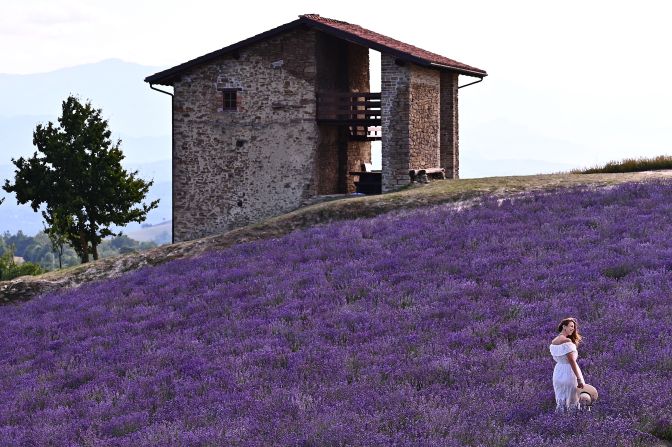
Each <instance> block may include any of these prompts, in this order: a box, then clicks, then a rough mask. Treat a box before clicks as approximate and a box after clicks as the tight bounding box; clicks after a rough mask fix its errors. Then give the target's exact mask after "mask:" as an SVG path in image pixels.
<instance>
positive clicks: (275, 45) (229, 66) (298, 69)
mask: <svg viewBox="0 0 672 447" xmlns="http://www.w3.org/2000/svg"><path fill="white" fill-rule="evenodd" d="M315 41H316V32H315V31H312V30H305V29H298V30H294V31H291V32H288V33H285V34H282V35H279V36H275V37H273V38H271V39H268V40H265V41H262V42H259V43H256V44H254V45H252V46H250V47H247V48H245V49H243V50H240V51H239V52H238V54H235V55H230V56H226V57H222V58H220V59H218V60H215V61H212V62H210V63H208V64H207V65H202V66H199V67H195V68H194V69H192V70H191V71H190V72H188V73H187V74H185V75H183V76H182V77H181V79H180V80H179V81H177V82H176V83H175V86H174V87H175V89H174V92H175V96H174V98H173V112H174V113H173V138H174V149H173V150H174V154H173V157H174V160H173V166H174V169H173V188H174V198H173V209H174V222H173V225H174V240H175V242H178V241H184V240H189V239H195V238H199V237H203V236H206V235H211V234H216V233H221V232H224V231H227V230H229V229H232V228H236V227H240V226H244V225H247V224H250V223H253V222H257V221H259V220H262V219H265V218H268V217H271V216H274V215H278V214H281V213H284V212H287V211H290V210H292V209H295V208H296V207H298V206H299V205H300V203H301V201H302V200H304V199H306V198H308V197H310V196H312V195H315V194H316V193H317V184H316V177H315V175H314V164H315V155H316V152H317V150H316V149H317V139H318V129H317V124H316V122H315V82H316V72H317V67H316V60H315V54H316V51H315ZM230 88H235V89H238V98H239V106H238V110H237V111H226V110H222V109H223V97H222V90H223V89H230Z"/></svg>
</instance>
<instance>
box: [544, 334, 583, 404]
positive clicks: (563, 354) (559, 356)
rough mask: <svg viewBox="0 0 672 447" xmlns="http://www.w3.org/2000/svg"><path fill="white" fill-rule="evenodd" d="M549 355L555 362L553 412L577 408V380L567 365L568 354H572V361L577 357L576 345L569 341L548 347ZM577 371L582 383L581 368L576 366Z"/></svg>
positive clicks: (570, 367)
mask: <svg viewBox="0 0 672 447" xmlns="http://www.w3.org/2000/svg"><path fill="white" fill-rule="evenodd" d="M550 350H551V355H552V356H553V359H554V360H555V362H556V363H555V368H554V369H553V390H555V411H568V410H574V409H578V408H579V391H578V389H577V385H578V382H577V379H576V375H575V374H574V371H572V366H571V365H570V364H569V359H568V358H567V357H568V354H570V353H571V352H573V353H574V354H573V355H574V360H576V359H577V358H578V357H579V351H578V350H577V349H576V345H575V344H574V343H572V342H571V341H568V342H565V343H563V344H561V345H553V344H552V345H551V346H550ZM576 368H577V369H578V371H579V378H580V379H581V381H582V382H583V383H585V382H584V381H583V374H582V373H581V368H579V365H578V364H577V365H576Z"/></svg>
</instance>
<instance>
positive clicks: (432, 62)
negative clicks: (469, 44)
mask: <svg viewBox="0 0 672 447" xmlns="http://www.w3.org/2000/svg"><path fill="white" fill-rule="evenodd" d="M300 26H308V27H310V28H314V29H317V30H319V31H322V32H324V33H327V34H331V35H334V36H336V37H338V38H341V39H344V40H348V41H351V42H354V43H357V44H359V45H362V46H365V47H368V48H371V49H373V50H376V51H380V52H381V53H386V54H391V55H393V56H396V57H398V58H400V59H404V60H408V61H411V62H414V63H416V64H419V65H424V66H432V67H437V68H443V69H447V70H451V71H456V72H458V73H460V74H464V75H467V76H476V77H479V78H482V77H484V76H487V75H488V74H487V73H486V72H485V70H481V69H480V68H476V67H472V66H470V65H467V64H463V63H461V62H457V61H455V60H453V59H449V58H447V57H444V56H441V55H439V54H435V53H432V52H429V51H426V50H423V49H422V48H418V47H415V46H413V45H409V44H407V43H404V42H401V41H399V40H396V39H392V38H391V37H387V36H384V35H382V34H378V33H376V32H373V31H370V30H368V29H365V28H362V27H361V26H359V25H354V24H351V23H347V22H342V21H340V20H334V19H328V18H326V17H321V16H320V15H318V14H304V15H301V16H299V19H298V20H294V21H293V22H289V23H286V24H284V25H281V26H279V27H277V28H273V29H270V30H268V31H266V32H263V33H261V34H257V35H256V36H252V37H250V38H248V39H245V40H242V41H240V42H238V43H234V44H233V45H229V46H228V47H224V48H222V49H220V50H217V51H213V52H212V53H208V54H205V55H203V56H200V57H197V58H196V59H192V60H190V61H187V62H185V63H183V64H180V65H177V66H175V67H173V68H169V69H167V70H164V71H161V72H159V73H156V74H153V75H151V76H147V77H146V78H145V82H149V83H150V84H162V85H172V84H173V83H174V82H175V80H176V79H177V78H179V76H180V75H181V74H182V73H184V72H185V71H186V70H188V69H190V68H191V67H194V66H197V65H200V64H204V63H206V62H209V61H210V60H212V59H216V58H218V57H220V56H223V55H225V54H229V53H233V52H235V51H238V50H240V49H241V48H244V47H247V46H249V45H252V44H253V43H256V42H259V41H261V40H264V39H268V38H271V37H273V36H275V35H278V34H281V33H284V32H287V31H290V30H292V29H295V28H298V27H300Z"/></svg>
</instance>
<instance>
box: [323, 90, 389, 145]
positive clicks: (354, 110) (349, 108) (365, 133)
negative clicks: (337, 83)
mask: <svg viewBox="0 0 672 447" xmlns="http://www.w3.org/2000/svg"><path fill="white" fill-rule="evenodd" d="M381 113H382V112H381V108H380V93H371V92H358V93H336V92H320V93H319V94H318V95H317V121H318V122H320V123H325V124H335V125H347V126H348V127H349V131H350V138H351V139H353V140H362V141H371V140H380V139H381V135H380V126H381V124H382V117H381Z"/></svg>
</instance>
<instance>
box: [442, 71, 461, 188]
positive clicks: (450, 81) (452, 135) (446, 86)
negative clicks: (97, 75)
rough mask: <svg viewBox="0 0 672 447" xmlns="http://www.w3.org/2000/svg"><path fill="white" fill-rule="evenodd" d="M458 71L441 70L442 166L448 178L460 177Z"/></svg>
mask: <svg viewBox="0 0 672 447" xmlns="http://www.w3.org/2000/svg"><path fill="white" fill-rule="evenodd" d="M457 78H458V75H457V73H448V72H441V167H442V168H445V170H446V178H455V179H457V178H460V153H459V132H458V130H459V125H458V119H457V118H458V114H457Z"/></svg>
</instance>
